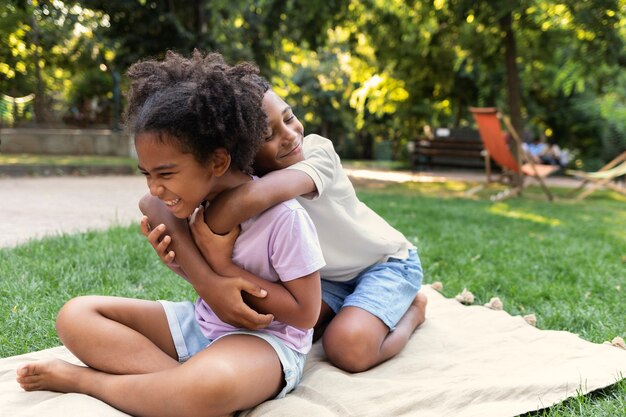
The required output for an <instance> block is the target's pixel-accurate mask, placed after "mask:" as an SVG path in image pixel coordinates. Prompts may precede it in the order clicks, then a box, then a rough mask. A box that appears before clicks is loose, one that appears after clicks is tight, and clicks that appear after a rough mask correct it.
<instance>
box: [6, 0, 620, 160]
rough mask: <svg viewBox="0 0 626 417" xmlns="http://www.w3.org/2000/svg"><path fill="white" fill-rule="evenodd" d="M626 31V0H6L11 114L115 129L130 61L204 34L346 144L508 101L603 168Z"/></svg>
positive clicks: (181, 48)
mask: <svg viewBox="0 0 626 417" xmlns="http://www.w3.org/2000/svg"><path fill="white" fill-rule="evenodd" d="M625 40H626V0H586V1H580V0H571V1H570V0H567V1H564V0H562V1H556V0H517V1H513V0H499V1H497V0H493V1H469V0H434V1H411V0H405V1H401V0H323V1H322V0H306V1H305V0H256V1H240V0H212V1H210V0H189V1H184V2H182V1H173V0H155V1H151V0H106V1H105V0H102V1H99V0H84V1H59V0H53V1H38V0H28V1H25V0H22V1H9V0H0V41H1V44H0V124H1V125H0V127H2V128H4V130H5V131H6V130H7V129H16V128H17V129H33V128H55V129H56V128H76V129H110V130H111V131H113V132H115V131H116V130H119V129H120V126H121V120H120V115H121V113H122V111H123V108H124V99H123V97H124V94H123V93H124V89H125V87H126V80H125V76H124V74H125V71H126V69H127V68H128V67H129V65H130V64H132V63H133V62H135V61H137V60H139V59H141V58H146V57H162V56H163V55H164V53H165V51H166V50H168V49H172V50H176V51H178V52H181V53H184V54H188V53H189V52H191V51H192V50H193V49H194V48H199V49H201V50H204V51H218V52H221V53H222V54H223V55H224V56H225V57H226V59H227V61H228V62H229V63H236V62H239V61H242V60H251V61H254V62H255V63H256V64H257V65H258V66H259V67H260V69H261V72H262V74H263V75H264V76H266V77H267V78H268V79H269V80H270V81H271V82H272V84H273V86H274V88H275V90H276V91H277V92H278V93H279V94H280V95H281V96H283V97H285V98H286V99H287V101H288V102H289V103H290V104H291V105H292V106H293V107H294V109H295V112H296V114H297V115H298V117H299V118H300V119H301V120H302V121H303V123H304V125H305V130H306V132H308V133H319V134H321V135H323V136H326V137H329V138H331V139H332V140H333V141H334V142H335V146H336V147H337V149H338V151H339V153H340V154H341V155H342V157H344V158H350V159H379V160H394V161H405V160H407V158H408V155H407V146H406V145H407V143H409V142H411V141H415V140H418V139H420V138H422V137H423V136H424V135H426V134H428V132H430V131H432V129H434V128H438V127H446V128H463V127H473V121H472V118H471V115H470V114H469V111H468V107H469V106H495V107H498V108H499V109H501V110H502V111H503V112H504V113H506V114H508V115H510V117H511V121H512V123H513V125H514V126H515V127H516V128H517V129H518V130H519V131H520V132H525V134H526V135H527V136H529V137H534V138H541V140H542V141H546V142H550V143H556V144H558V145H559V146H560V147H561V148H566V149H568V150H570V151H571V152H572V153H573V155H574V158H572V164H574V165H576V166H577V167H579V168H582V167H584V168H585V169H588V170H591V169H595V168H597V167H599V166H601V165H603V163H604V162H606V161H608V160H610V159H611V158H612V157H614V156H615V155H617V154H618V153H620V152H621V151H623V150H624V149H626V71H624V69H625V67H626V48H625V44H624V41H625ZM1 139H2V138H1V136H0V140H1Z"/></svg>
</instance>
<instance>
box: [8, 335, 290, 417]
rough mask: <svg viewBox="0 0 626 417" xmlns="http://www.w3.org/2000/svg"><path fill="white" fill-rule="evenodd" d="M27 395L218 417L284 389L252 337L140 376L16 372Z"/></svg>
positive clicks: (265, 349) (32, 367)
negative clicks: (81, 397) (54, 394)
mask: <svg viewBox="0 0 626 417" xmlns="http://www.w3.org/2000/svg"><path fill="white" fill-rule="evenodd" d="M17 381H18V382H19V384H20V385H21V386H22V388H23V389H25V390H27V391H35V390H50V391H58V392H76V393H82V394H87V395H91V396H93V397H95V398H98V399H100V400H102V401H104V402H106V403H107V404H109V405H111V406H113V407H115V408H117V409H119V410H122V411H124V412H126V413H129V414H132V415H136V416H147V415H149V416H175V417H178V416H180V417H185V416H221V415H225V414H228V413H231V412H233V411H236V410H241V409H246V408H250V407H253V406H255V405H257V404H259V403H261V402H262V401H265V400H267V399H268V398H272V397H274V396H276V394H277V393H278V392H279V391H280V389H281V388H282V386H283V375H282V367H281V364H280V361H279V359H278V356H277V355H276V352H275V351H274V349H273V348H272V347H271V346H270V345H269V344H268V343H267V342H265V341H264V340H262V339H259V338H257V337H255V336H246V335H232V336H227V337H224V338H222V339H220V340H218V341H216V342H215V343H213V344H212V345H211V346H209V347H208V348H207V349H205V350H203V351H202V352H200V353H198V354H197V355H195V356H194V357H192V358H191V359H190V360H188V361H187V362H185V363H184V364H182V365H180V366H178V367H176V368H171V369H165V370H163V371H159V372H155V373H150V374H141V375H111V374H107V373H104V372H100V371H96V370H94V369H90V368H85V367H80V366H75V365H72V364H69V363H67V362H64V361H61V360H54V361H46V362H34V363H30V364H26V365H23V366H21V367H20V368H18V370H17Z"/></svg>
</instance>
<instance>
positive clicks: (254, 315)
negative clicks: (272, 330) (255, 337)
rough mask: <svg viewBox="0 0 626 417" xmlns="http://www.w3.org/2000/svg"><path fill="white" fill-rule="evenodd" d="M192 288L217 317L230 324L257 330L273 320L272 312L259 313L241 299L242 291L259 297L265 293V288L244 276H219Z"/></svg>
mask: <svg viewBox="0 0 626 417" xmlns="http://www.w3.org/2000/svg"><path fill="white" fill-rule="evenodd" d="M194 288H195V290H196V292H197V293H198V295H199V296H200V297H201V298H202V299H203V300H204V301H206V303H207V304H208V305H209V306H210V307H211V310H213V312H214V313H215V314H216V315H217V317H219V318H220V320H222V321H223V322H225V323H228V324H230V325H231V326H234V327H238V328H244V329H250V330H258V329H263V328H265V327H267V326H269V325H270V323H271V322H272V321H273V320H274V316H273V315H272V314H260V313H258V312H256V311H254V310H253V309H252V308H250V307H249V306H248V305H247V304H246V303H245V302H244V301H243V297H242V292H246V293H248V294H251V295H252V296H255V297H260V298H263V297H265V296H266V295H267V291H266V290H264V289H261V288H259V287H258V286H257V285H255V284H253V283H251V282H250V281H248V280H246V279H244V278H241V277H220V278H218V279H215V280H212V281H211V282H210V284H207V285H206V286H204V287H198V286H195V287H194Z"/></svg>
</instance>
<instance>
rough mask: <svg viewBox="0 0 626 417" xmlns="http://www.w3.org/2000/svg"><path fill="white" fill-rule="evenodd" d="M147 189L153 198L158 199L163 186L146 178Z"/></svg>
mask: <svg viewBox="0 0 626 417" xmlns="http://www.w3.org/2000/svg"><path fill="white" fill-rule="evenodd" d="M147 181H148V189H150V194H152V195H153V196H155V197H159V196H160V195H161V194H162V193H163V190H164V188H163V186H162V185H161V184H159V182H158V181H155V180H153V179H150V178H148V179H147Z"/></svg>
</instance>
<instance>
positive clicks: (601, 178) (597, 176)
mask: <svg viewBox="0 0 626 417" xmlns="http://www.w3.org/2000/svg"><path fill="white" fill-rule="evenodd" d="M565 173H566V174H568V175H572V176H574V177H576V178H578V179H581V180H582V183H581V184H580V186H579V187H578V188H576V189H575V190H574V191H572V193H571V194H576V193H577V192H579V191H582V192H581V193H580V194H578V196H577V197H576V200H582V199H584V198H586V197H587V196H588V195H589V194H591V193H592V192H594V191H595V190H599V189H603V188H608V189H611V190H613V191H615V192H618V193H620V194H624V195H626V188H624V187H619V186H618V185H616V184H614V183H613V181H614V180H615V179H616V178H618V177H621V176H623V175H626V151H624V152H622V153H621V154H620V155H618V156H617V157H616V158H615V159H613V160H612V161H611V162H609V163H608V164H606V165H605V166H603V167H602V168H600V169H599V170H598V171H596V172H585V171H575V170H567V171H565ZM587 185H589V187H588V188H587V189H586V190H583V188H585V187H586V186H587Z"/></svg>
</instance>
